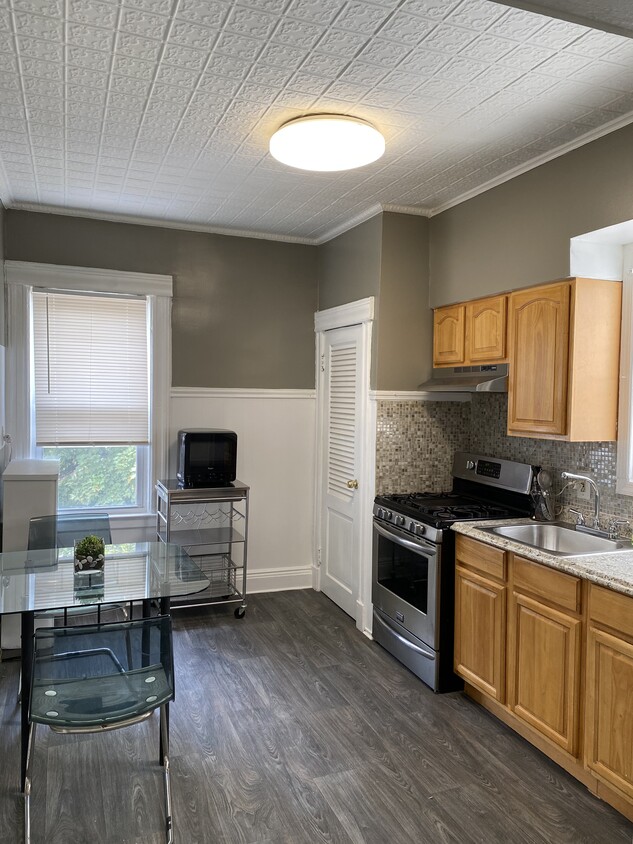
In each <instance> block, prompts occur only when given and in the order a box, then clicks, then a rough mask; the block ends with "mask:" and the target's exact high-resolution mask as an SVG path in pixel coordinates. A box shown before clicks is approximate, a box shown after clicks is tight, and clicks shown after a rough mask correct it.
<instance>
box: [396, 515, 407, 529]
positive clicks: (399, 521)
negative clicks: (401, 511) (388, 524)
mask: <svg viewBox="0 0 633 844" xmlns="http://www.w3.org/2000/svg"><path fill="white" fill-rule="evenodd" d="M394 522H395V524H397V525H398V527H402V525H404V523H405V522H406V519H405V517H404V516H396V518H395V519H394Z"/></svg>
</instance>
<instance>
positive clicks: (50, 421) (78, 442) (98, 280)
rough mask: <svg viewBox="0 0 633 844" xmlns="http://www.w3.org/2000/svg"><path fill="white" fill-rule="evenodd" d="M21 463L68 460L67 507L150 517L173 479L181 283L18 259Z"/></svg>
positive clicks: (14, 282)
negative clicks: (171, 414)
mask: <svg viewBox="0 0 633 844" xmlns="http://www.w3.org/2000/svg"><path fill="white" fill-rule="evenodd" d="M7 288H8V303H9V324H10V326H11V329H10V336H9V345H8V349H7V374H8V381H7V395H8V396H11V395H13V396H15V399H16V401H15V402H14V403H11V402H8V404H7V430H8V433H9V434H10V435H11V438H12V441H13V456H14V457H18V458H19V457H45V458H46V457H55V458H57V459H59V461H60V479H59V493H58V506H59V509H60V510H64V509H68V510H77V509H84V510H85V509H88V510H90V509H100V510H103V509H106V510H108V511H109V512H110V514H111V515H113V516H115V517H116V515H117V514H119V515H121V516H122V515H125V514H133V513H148V512H150V510H151V506H152V491H153V488H154V483H155V481H156V479H157V478H158V477H164V476H165V474H166V471H165V469H166V452H167V425H168V392H169V350H170V342H169V335H170V324H169V306H170V303H171V298H170V297H171V278H170V277H169V276H147V275H145V274H139V273H119V272H112V271H106V270H90V269H84V268H80V267H58V266H49V265H45V264H26V263H21V262H11V261H9V262H7Z"/></svg>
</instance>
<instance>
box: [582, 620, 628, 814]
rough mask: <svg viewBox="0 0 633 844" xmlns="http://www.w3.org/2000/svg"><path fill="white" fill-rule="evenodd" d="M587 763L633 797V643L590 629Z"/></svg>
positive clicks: (586, 727)
mask: <svg viewBox="0 0 633 844" xmlns="http://www.w3.org/2000/svg"><path fill="white" fill-rule="evenodd" d="M586 712H587V715H586V722H585V735H586V741H585V748H586V749H585V763H586V765H587V766H588V767H589V768H591V769H592V770H593V771H594V772H595V773H596V774H598V775H599V776H601V777H602V778H603V779H605V780H606V781H607V782H609V783H611V784H612V785H615V786H616V787H617V788H619V789H621V790H622V791H623V792H624V793H625V794H627V795H628V796H629V797H630V798H633V645H631V644H629V643H628V642H625V641H624V640H623V639H619V638H618V637H616V636H612V635H610V634H609V633H605V632H604V631H602V630H598V629H596V628H595V627H590V628H589V634H588V637H587V709H586Z"/></svg>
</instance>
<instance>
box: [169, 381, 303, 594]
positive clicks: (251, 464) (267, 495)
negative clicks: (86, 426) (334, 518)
mask: <svg viewBox="0 0 633 844" xmlns="http://www.w3.org/2000/svg"><path fill="white" fill-rule="evenodd" d="M181 428H228V429H229V430H231V431H235V432H236V433H237V476H238V478H239V479H240V480H241V481H243V482H244V483H246V484H248V485H249V486H250V488H251V493H250V519H249V532H248V583H247V591H248V592H269V591H276V590H280V589H308V588H310V587H311V586H312V549H313V517H314V445H315V391H314V390H239V389H230V390H228V389H210V388H199V389H198V388H193V387H174V388H172V393H171V413H170V443H171V450H170V460H169V466H170V475H171V476H172V477H175V473H176V453H175V444H176V436H177V432H178V431H179V430H180V429H181Z"/></svg>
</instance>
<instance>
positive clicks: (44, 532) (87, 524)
mask: <svg viewBox="0 0 633 844" xmlns="http://www.w3.org/2000/svg"><path fill="white" fill-rule="evenodd" d="M84 536H98V537H99V538H100V539H103V541H104V542H105V544H106V545H110V544H111V543H112V531H111V529H110V516H109V515H108V514H107V513H90V514H89V515H85V516H83V515H75V514H65V513H58V514H57V515H55V516H34V517H33V518H32V519H31V520H30V521H29V540H28V548H29V551H39V550H43V549H46V548H70V547H72V545H73V544H74V542H75V540H77V539H83V537H84Z"/></svg>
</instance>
